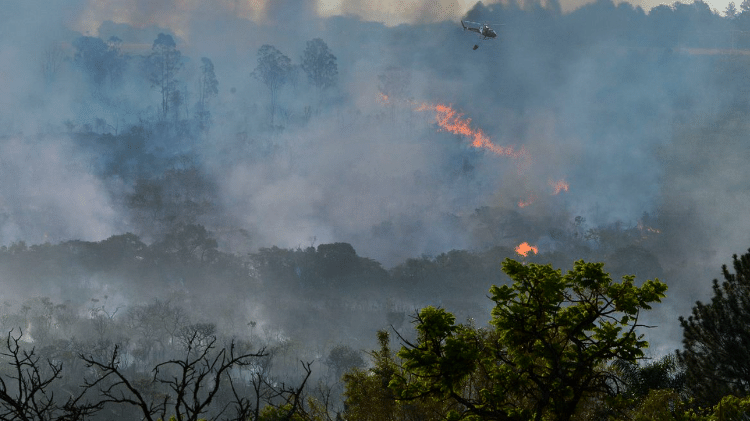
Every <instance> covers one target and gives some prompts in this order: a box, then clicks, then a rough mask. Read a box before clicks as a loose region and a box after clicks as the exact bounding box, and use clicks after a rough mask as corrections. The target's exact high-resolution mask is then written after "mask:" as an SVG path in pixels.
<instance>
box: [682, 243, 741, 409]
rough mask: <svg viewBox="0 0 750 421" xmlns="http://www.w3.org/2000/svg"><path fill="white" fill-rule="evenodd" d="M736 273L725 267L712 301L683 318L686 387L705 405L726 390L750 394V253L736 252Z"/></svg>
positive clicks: (715, 280)
mask: <svg viewBox="0 0 750 421" xmlns="http://www.w3.org/2000/svg"><path fill="white" fill-rule="evenodd" d="M733 260H734V262H733V266H734V272H735V273H730V272H729V269H728V268H727V266H726V265H724V266H722V274H723V276H724V282H722V283H719V281H718V280H717V279H714V280H713V292H714V296H713V297H712V298H711V302H710V303H707V304H704V303H702V302H700V301H698V302H696V303H695V306H694V307H693V312H692V315H690V316H689V317H688V318H684V317H680V324H681V325H682V329H683V340H682V343H683V345H684V349H683V350H682V351H678V354H677V355H678V357H679V360H680V361H681V362H682V363H683V364H684V365H685V367H686V374H687V378H686V381H687V387H688V389H689V390H690V392H691V393H692V394H693V395H694V396H695V397H696V399H697V400H698V402H699V403H701V404H710V405H714V404H716V403H718V402H719V400H721V398H722V397H723V396H725V395H727V394H732V395H736V396H747V395H748V394H749V393H750V361H748V359H747V356H746V355H747V350H748V349H749V348H750V294H749V293H748V292H750V252H749V253H746V254H744V255H742V256H740V257H739V258H738V257H737V255H734V256H733Z"/></svg>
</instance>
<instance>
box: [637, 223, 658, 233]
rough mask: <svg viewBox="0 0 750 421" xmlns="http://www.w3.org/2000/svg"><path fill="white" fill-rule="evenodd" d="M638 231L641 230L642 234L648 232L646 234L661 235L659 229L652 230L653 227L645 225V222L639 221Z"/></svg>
mask: <svg viewBox="0 0 750 421" xmlns="http://www.w3.org/2000/svg"><path fill="white" fill-rule="evenodd" d="M638 229H639V230H640V231H641V232H644V231H646V232H650V233H653V234H661V230H659V229H657V228H651V227H649V226H647V225H645V224H644V223H643V221H638Z"/></svg>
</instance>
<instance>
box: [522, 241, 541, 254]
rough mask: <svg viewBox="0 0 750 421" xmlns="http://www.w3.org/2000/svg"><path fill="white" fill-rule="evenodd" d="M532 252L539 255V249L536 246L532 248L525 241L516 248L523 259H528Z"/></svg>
mask: <svg viewBox="0 0 750 421" xmlns="http://www.w3.org/2000/svg"><path fill="white" fill-rule="evenodd" d="M530 251H532V252H534V254H537V253H539V248H538V247H536V246H530V245H529V243H527V242H525V241H524V242H523V243H521V244H519V245H518V246H517V247H516V253H518V254H520V255H521V256H523V257H526V256H527V255H528V254H529V252H530Z"/></svg>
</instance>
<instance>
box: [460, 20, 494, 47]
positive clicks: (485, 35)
mask: <svg viewBox="0 0 750 421" xmlns="http://www.w3.org/2000/svg"><path fill="white" fill-rule="evenodd" d="M467 23H468V24H469V25H467ZM461 26H463V28H464V31H466V30H469V31H471V32H476V33H477V34H479V35H480V36H481V37H482V39H491V38H496V37H497V32H495V30H494V29H492V28H490V25H489V24H487V23H477V22H471V21H468V20H467V21H463V20H462V21H461ZM477 48H479V45H474V50H476V49H477Z"/></svg>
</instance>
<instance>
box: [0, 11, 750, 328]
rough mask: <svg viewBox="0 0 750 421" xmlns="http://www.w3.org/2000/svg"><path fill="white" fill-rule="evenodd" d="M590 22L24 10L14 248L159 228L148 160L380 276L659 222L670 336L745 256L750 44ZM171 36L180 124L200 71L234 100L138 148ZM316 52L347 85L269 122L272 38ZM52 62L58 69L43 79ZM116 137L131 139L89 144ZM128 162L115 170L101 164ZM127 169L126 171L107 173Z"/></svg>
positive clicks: (684, 28)
mask: <svg viewBox="0 0 750 421" xmlns="http://www.w3.org/2000/svg"><path fill="white" fill-rule="evenodd" d="M574 6H575V5H571V4H570V3H566V2H565V1H564V0H563V1H562V2H561V3H560V7H559V9H562V11H563V13H560V10H558V8H557V3H555V2H552V1H549V2H534V1H530V0H529V1H520V2H508V4H505V5H501V4H493V3H492V2H487V3H486V4H485V5H481V4H480V5H475V4H474V3H473V2H465V1H464V2H462V1H456V0H443V1H427V0H424V1H422V0H419V1H418V0H404V1H395V0H394V1H386V2H382V1H380V2H376V1H364V0H341V1H340V2H315V1H305V0H278V1H273V2H271V1H261V0H258V1H240V0H218V1H213V2H210V3H209V2H203V1H197V0H194V1H191V0H185V1H182V0H180V1H178V0H170V1H152V0H131V1H120V0H117V1H115V0H77V1H65V2H50V1H47V0H29V1H24V2H10V3H6V4H4V9H3V13H2V14H1V15H0V136H2V141H3V143H2V145H0V152H1V153H0V182H1V183H0V213H1V215H0V217H1V218H2V219H0V244H9V243H11V242H13V241H19V240H25V241H27V242H29V243H39V242H43V241H46V240H49V241H64V240H69V239H76V238H80V239H85V240H102V239H104V238H106V237H107V236H109V235H113V234H120V233H123V232H125V231H128V230H137V229H139V228H142V227H140V226H139V225H138V221H136V219H135V218H134V217H133V215H132V214H131V213H130V212H129V211H128V209H127V206H126V201H125V200H124V199H123V197H124V196H125V195H127V194H130V193H132V192H133V190H134V182H133V180H132V179H128V178H127V177H125V176H122V174H124V173H127V171H126V170H127V169H128V168H129V167H128V166H133V167H136V166H137V165H138V164H139V163H138V162H133V161H132V159H135V158H132V157H133V156H136V157H139V158H138V159H141V158H143V159H152V158H153V159H154V160H156V158H163V157H165V156H166V157H168V158H172V157H173V155H178V154H181V153H184V152H185V151H188V152H191V153H194V155H195V156H197V157H198V158H196V159H197V161H198V162H197V163H196V165H197V166H198V167H199V169H200V171H201V173H202V174H205V175H206V177H208V178H210V182H211V183H212V184H211V185H212V186H214V188H213V189H212V191H211V193H212V194H213V196H212V199H213V200H215V202H216V203H215V205H216V206H215V209H218V210H216V212H215V213H214V214H212V215H211V218H208V217H207V218H205V220H200V221H198V222H201V223H203V224H206V225H207V226H208V227H209V229H211V230H214V231H216V232H227V231H230V230H232V229H242V230H245V231H246V232H247V233H248V236H249V237H250V238H252V247H255V248H257V247H270V246H273V245H277V246H279V247H289V248H294V247H306V246H309V245H316V244H321V243H330V242H348V243H351V244H352V245H353V246H354V247H355V249H356V250H357V252H358V253H359V254H360V255H362V256H367V257H371V258H374V259H376V260H378V261H380V262H382V263H383V264H384V265H386V266H392V265H396V264H398V263H400V262H402V261H403V260H404V259H406V258H408V257H413V256H419V255H422V254H426V255H437V254H439V253H442V252H446V251H449V250H451V249H471V250H481V249H483V248H485V247H488V246H494V245H502V246H508V247H512V246H514V245H516V244H518V243H519V242H521V241H528V242H529V243H531V244H538V245H539V247H540V252H543V253H551V252H556V251H560V252H569V253H573V252H572V251H571V250H569V249H565V248H566V247H569V245H568V244H566V243H565V242H563V241H560V240H559V239H555V238H553V237H554V235H553V232H556V230H557V231H564V232H568V231H570V229H571V228H570V226H571V223H572V222H573V221H574V220H575V219H574V218H575V217H576V216H580V217H582V218H585V221H586V225H585V227H579V228H580V229H584V228H585V229H593V228H597V227H611V226H613V225H615V224H618V223H619V224H622V226H625V227H634V226H636V225H637V224H638V222H639V220H641V219H642V216H643V214H644V212H647V213H649V214H650V215H652V216H658V217H659V218H661V219H660V223H661V224H662V226H661V227H660V228H661V230H662V233H661V236H662V238H663V240H662V241H660V243H659V244H660V247H661V248H660V249H655V250H650V251H651V252H652V253H654V254H656V255H658V258H659V260H660V264H661V267H662V269H663V273H665V274H666V276H668V277H669V278H668V279H666V280H667V282H668V283H669V285H670V291H671V293H672V294H673V296H675V297H678V298H679V300H680V301H679V302H670V304H668V305H667V306H666V307H665V310H664V312H665V317H671V319H670V322H669V323H670V325H671V326H673V328H674V327H676V322H675V320H676V317H677V315H679V314H686V311H687V310H688V309H689V306H690V305H691V304H692V303H693V302H694V301H695V300H696V299H705V298H706V294H707V292H708V290H709V288H710V279H711V278H713V277H715V276H717V275H718V274H719V268H720V265H721V264H722V263H729V261H730V258H731V255H732V254H733V253H743V252H744V251H745V250H746V249H747V247H749V246H750V242H748V236H747V231H748V229H749V228H750V224H748V222H747V221H746V220H745V218H744V215H745V214H746V209H748V208H749V207H750V195H748V193H747V188H746V186H745V181H746V180H747V179H750V172H749V171H748V169H747V166H746V165H745V163H746V162H747V158H748V156H747V155H748V154H747V148H746V147H745V146H744V142H746V139H747V130H748V128H747V127H746V125H745V123H744V121H745V120H746V119H745V118H744V115H746V113H747V111H748V106H747V97H748V92H750V89H748V86H747V80H750V78H748V76H747V74H746V73H747V66H746V64H747V63H745V62H744V61H743V60H745V57H746V56H745V55H743V54H734V53H735V51H740V52H741V51H745V50H743V48H747V47H746V44H747V41H748V40H744V39H734V38H731V36H730V35H729V34H730V33H732V31H731V29H732V27H731V26H729V25H730V24H729V23H728V22H726V21H724V20H722V19H723V18H721V17H720V16H717V15H713V14H711V8H715V9H719V10H723V8H724V7H725V6H724V5H719V4H713V3H711V4H709V6H708V7H705V3H695V4H690V5H682V6H679V7H676V8H675V9H674V13H671V12H670V13H671V14H670V13H666V12H665V11H664V10H660V11H659V13H654V14H647V13H646V12H644V10H641V9H637V8H633V7H629V6H628V4H626V3H620V4H614V3H612V2H609V1H606V0H600V1H598V2H596V3H593V4H589V5H588V6H586V7H582V8H580V9H577V10H575V11H573V9H575V7H574ZM641 6H643V7H644V8H645V9H648V7H649V6H651V5H647V4H642V5H641ZM565 11H568V12H565ZM464 16H466V17H467V18H469V19H472V20H489V21H491V22H503V23H504V26H502V27H498V31H499V33H500V35H499V39H497V40H488V41H483V40H479V38H478V37H477V36H476V35H475V34H473V33H470V32H464V31H462V30H461V27H460V25H459V24H458V22H457V19H459V18H461V17H464ZM735 32H736V31H735ZM159 33H169V34H171V35H174V37H175V41H176V46H177V49H179V50H180V51H181V52H182V57H183V60H184V66H183V68H182V69H181V70H180V73H179V75H178V80H179V83H178V88H179V89H180V90H181V92H183V93H184V94H183V95H184V97H182V102H181V103H180V104H181V105H180V107H179V108H177V109H176V111H174V113H175V114H174V115H175V116H174V117H170V118H174V119H175V120H179V119H192V118H193V117H194V115H195V105H194V104H195V102H196V97H197V95H196V88H195V86H196V84H197V75H198V74H199V73H200V67H199V66H200V63H201V58H203V57H206V58H210V59H211V60H212V62H213V64H214V66H215V70H216V77H217V79H218V83H219V85H218V86H219V87H218V94H217V95H216V97H215V98H213V99H212V102H211V104H210V105H211V107H212V108H211V115H212V118H213V125H212V127H211V130H210V131H208V132H207V134H203V135H201V136H202V137H201V138H200V139H199V140H197V141H194V142H193V143H190V142H188V141H186V140H185V139H183V138H180V137H179V136H176V137H175V136H173V137H164V138H161V137H159V136H157V135H152V136H151V137H148V139H147V140H148V142H149V143H148V147H147V148H145V147H144V148H145V149H144V150H143V151H141V150H140V149H139V148H141V147H142V146H143V145H140V144H139V143H138V142H137V141H138V140H139V139H141V138H139V137H138V135H137V133H136V134H134V135H132V136H130V137H127V136H125V137H122V136H123V133H129V132H128V130H130V128H131V127H133V126H135V127H143V126H148V125H149V124H151V123H153V122H156V121H157V120H159V118H160V117H159V109H160V103H161V102H160V96H159V92H158V91H157V90H156V89H153V88H152V86H151V84H150V83H149V81H148V80H147V79H146V78H145V77H144V75H143V74H142V73H143V72H142V66H141V64H139V63H140V62H138V58H137V57H142V56H143V55H147V54H148V53H149V52H150V51H151V45H152V42H153V41H154V39H155V38H156V36H157V35H158V34H159ZM83 35H89V36H95V37H101V38H102V39H103V40H107V39H109V37H110V36H116V37H118V38H120V39H121V40H122V41H123V45H122V48H123V51H124V52H125V53H127V54H130V55H132V56H131V58H130V59H129V60H130V61H129V62H128V64H127V66H126V67H125V70H124V71H123V72H122V74H121V75H120V76H119V77H120V78H119V79H117V83H116V84H112V85H95V83H93V82H92V81H91V79H90V75H87V74H86V72H85V71H84V70H82V66H83V65H82V64H81V60H80V58H79V59H78V61H76V60H77V59H76V58H75V54H76V47H75V46H74V43H75V41H76V40H77V39H78V38H79V37H81V36H83ZM314 38H321V39H322V40H324V41H325V42H326V43H327V45H328V47H330V50H331V52H332V53H333V54H334V55H335V56H336V57H337V65H338V80H337V84H336V89H334V90H330V91H326V92H324V93H321V92H318V91H316V90H315V89H313V88H312V87H311V86H309V85H308V84H307V81H306V80H305V78H304V76H303V77H301V78H300V80H297V81H296V82H294V83H289V84H287V85H286V86H285V87H284V88H283V89H281V90H280V91H279V92H278V97H277V98H276V100H277V101H278V106H277V108H274V110H275V112H274V113H273V116H274V120H273V125H274V126H275V127H272V126H271V125H270V124H269V123H270V118H269V117H270V113H269V108H270V105H269V104H270V95H269V90H268V89H267V87H266V86H264V85H263V83H262V82H260V81H259V80H258V79H257V78H255V77H253V76H251V74H252V72H253V69H254V68H255V67H256V65H257V54H258V51H259V49H260V48H261V46H263V45H264V44H269V45H273V46H274V47H276V48H278V50H279V51H280V52H281V53H283V54H285V55H286V56H288V58H289V59H290V60H291V62H293V63H295V64H297V63H299V61H300V59H301V56H302V54H303V51H304V49H305V47H306V42H307V41H309V40H312V39H314ZM742 42H745V47H743V46H742V45H740V44H739V43H742ZM474 45H478V48H477V49H473V46H474ZM738 45H739V47H738V50H732V48H734V47H736V46H738ZM55 57H57V60H55ZM50 63H54V64H56V66H57V67H55V68H54V71H53V72H47V73H44V72H43V71H42V69H43V65H46V64H50ZM94 68H95V66H94ZM45 78H46V79H45ZM385 96H388V97H387V98H385ZM451 113H454V114H451ZM161 118H166V117H165V116H161ZM154 125H155V126H158V125H157V124H155V123H154ZM278 127H281V128H282V129H278ZM97 136H100V137H97ZM107 136H110V137H107ZM116 136H120V137H116ZM115 137H116V139H117V141H118V142H122V144H121V145H120V144H117V145H116V147H115V146H112V144H106V145H105V146H106V147H111V149H106V148H105V147H104V146H102V145H99V146H97V147H96V148H95V147H91V144H95V143H96V142H95V141H99V140H101V139H105V140H107V139H109V140H111V139H115ZM91 139H94V140H91ZM175 139H176V140H175ZM89 141H90V142H91V144H87V143H86V142H89ZM131 141H132V144H131V143H128V142H131ZM112 142H114V141H112ZM139 145H140V146H139ZM97 148H99V149H97ZM117 148H120V149H117ZM114 149H117V151H118V152H117V153H118V154H119V155H117V156H114V157H113V156H106V154H107V153H110V152H111V150H114ZM104 150H108V151H110V152H106V153H105V152H101V151H104ZM134 151H135V152H134ZM138 151H140V152H138ZM136 152H137V153H141V155H137V153H136ZM128 154H131V155H128ZM131 158H132V159H131ZM129 159H131V160H130V161H129ZM112 162H117V163H118V165H121V167H120V170H122V171H121V172H120V173H118V174H117V175H118V176H113V175H112V173H111V172H109V173H108V172H107V171H102V170H101V168H103V167H106V166H107V165H109V164H108V163H112ZM122 168H125V169H124V170H123V169H122ZM118 171H119V170H118ZM154 171H155V170H154ZM152 175H153V174H152ZM561 183H564V184H565V185H566V186H568V187H569V188H568V189H567V190H564V189H562V188H561V187H560V186H561V185H562V184H561ZM486 208H491V209H503V211H502V212H497V213H494V214H493V213H492V212H487V211H482V209H486ZM493 218H494V219H493ZM496 227H502V229H498V230H493V229H494V228H496ZM576 229H578V228H576ZM139 234H141V235H144V232H139ZM145 234H146V235H148V233H145ZM595 241H601V242H602V243H604V242H606V239H599V240H591V244H594V242H595ZM227 247H228V246H227ZM576 257H578V256H576ZM670 312H671V313H670ZM666 313H670V314H668V315H666ZM672 337H674V335H672Z"/></svg>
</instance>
